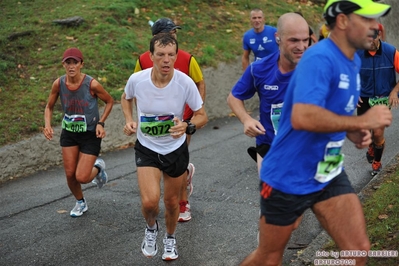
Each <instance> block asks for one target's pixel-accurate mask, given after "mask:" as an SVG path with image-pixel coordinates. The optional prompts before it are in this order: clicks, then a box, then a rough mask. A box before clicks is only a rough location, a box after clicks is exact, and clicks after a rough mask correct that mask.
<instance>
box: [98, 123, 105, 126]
mask: <svg viewBox="0 0 399 266" xmlns="http://www.w3.org/2000/svg"><path fill="white" fill-rule="evenodd" d="M97 125H101V126H102V127H104V126H105V123H104V122H97Z"/></svg>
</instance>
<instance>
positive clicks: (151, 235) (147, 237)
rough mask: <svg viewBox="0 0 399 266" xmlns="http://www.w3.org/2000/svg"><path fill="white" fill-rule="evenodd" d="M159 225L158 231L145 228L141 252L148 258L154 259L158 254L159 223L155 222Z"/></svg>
mask: <svg viewBox="0 0 399 266" xmlns="http://www.w3.org/2000/svg"><path fill="white" fill-rule="evenodd" d="M155 224H156V225H157V226H156V227H157V228H156V229H149V228H148V226H146V227H145V232H144V239H143V243H141V252H143V254H144V256H146V257H147V258H151V257H154V256H155V255H156V254H157V252H158V247H157V235H158V230H159V226H158V221H155Z"/></svg>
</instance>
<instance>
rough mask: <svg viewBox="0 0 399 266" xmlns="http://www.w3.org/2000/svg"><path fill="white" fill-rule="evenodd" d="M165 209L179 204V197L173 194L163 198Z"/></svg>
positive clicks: (173, 207)
mask: <svg viewBox="0 0 399 266" xmlns="http://www.w3.org/2000/svg"><path fill="white" fill-rule="evenodd" d="M164 204H165V209H167V210H172V209H175V208H177V207H178V206H179V197H178V196H173V197H169V198H165V199H164Z"/></svg>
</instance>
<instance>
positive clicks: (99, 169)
mask: <svg viewBox="0 0 399 266" xmlns="http://www.w3.org/2000/svg"><path fill="white" fill-rule="evenodd" d="M94 167H95V168H97V170H98V174H99V173H100V171H101V168H100V167H99V166H97V165H95V166H94Z"/></svg>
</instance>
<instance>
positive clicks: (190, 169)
mask: <svg viewBox="0 0 399 266" xmlns="http://www.w3.org/2000/svg"><path fill="white" fill-rule="evenodd" d="M187 170H188V175H187V199H188V198H190V196H191V194H193V189H194V186H193V176H194V173H195V167H194V164H192V163H189V164H188V166H187Z"/></svg>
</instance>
